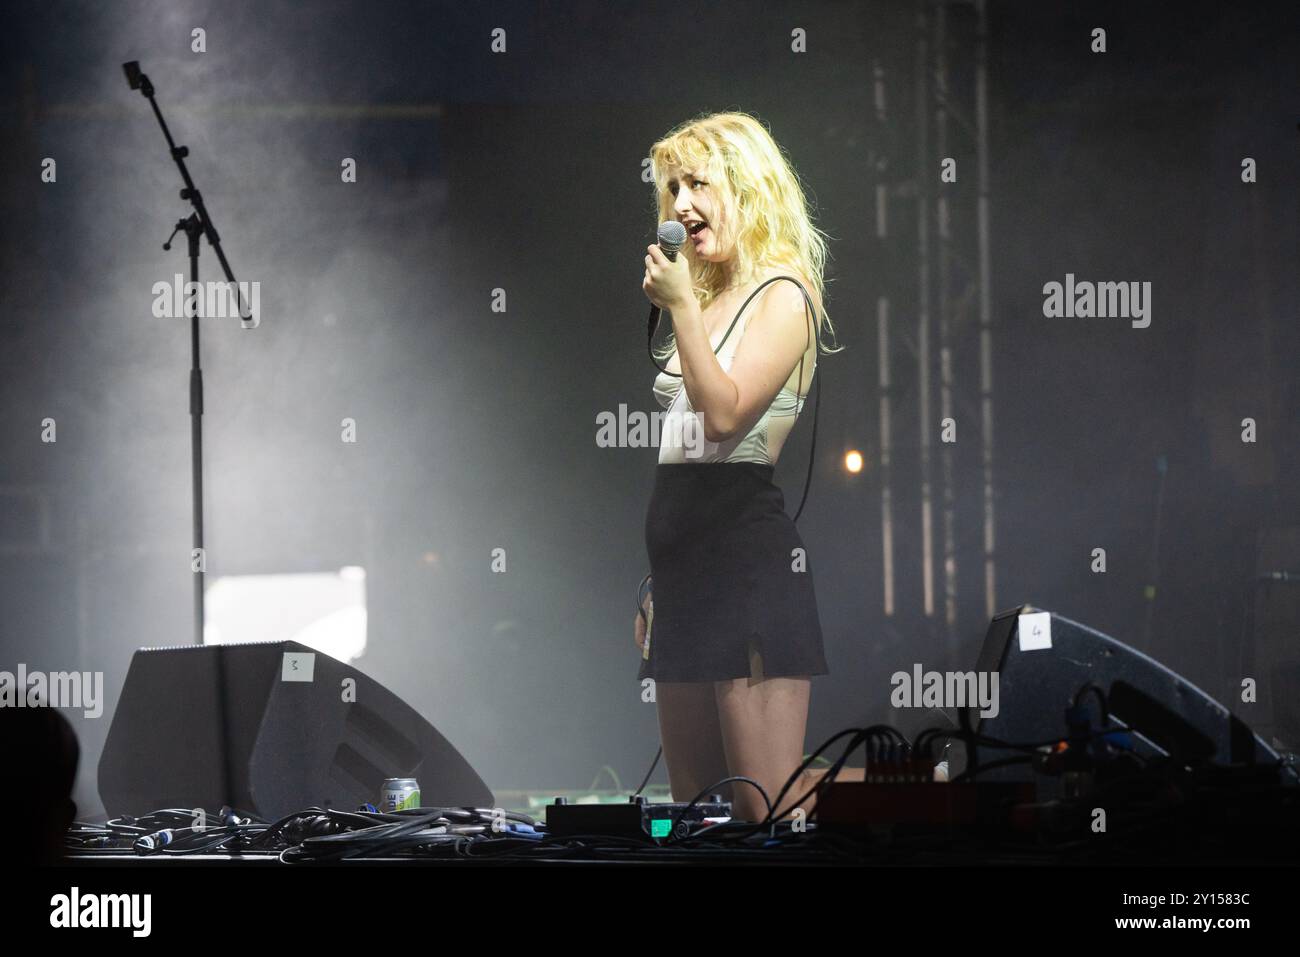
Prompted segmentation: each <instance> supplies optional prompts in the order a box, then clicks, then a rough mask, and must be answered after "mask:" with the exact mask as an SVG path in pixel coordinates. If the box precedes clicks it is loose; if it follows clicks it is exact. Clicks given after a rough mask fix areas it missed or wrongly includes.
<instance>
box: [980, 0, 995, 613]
mask: <svg viewBox="0 0 1300 957" xmlns="http://www.w3.org/2000/svg"><path fill="white" fill-rule="evenodd" d="M975 20H976V23H975V153H976V159H977V164H978V168H979V201H978V206H977V210H976V214H977V222H978V226H979V302H980V417H981V419H982V425H983V449H982V463H983V469H984V610H985V615H986V616H987V617H988V618H992V617H993V616H994V615H995V614H997V542H996V539H995V538H994V522H993V307H992V294H991V291H990V277H991V265H990V262H989V138H988V129H989V111H988V37H989V27H988V10H987V5H986V0H975Z"/></svg>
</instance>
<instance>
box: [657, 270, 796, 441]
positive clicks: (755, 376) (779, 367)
mask: <svg viewBox="0 0 1300 957" xmlns="http://www.w3.org/2000/svg"><path fill="white" fill-rule="evenodd" d="M804 285H805V286H806V285H808V284H807V283H804ZM815 302H816V300H814V303H815ZM754 309H755V312H754V314H753V316H752V317H751V318H750V320H749V325H748V327H747V329H746V331H745V334H744V337H743V338H742V339H741V340H740V345H739V347H738V348H737V349H736V354H735V357H734V358H733V359H732V361H731V370H730V372H728V371H726V370H724V369H723V368H722V365H721V364H720V363H719V362H718V358H717V356H715V355H714V354H713V347H712V345H711V344H710V343H709V337H708V334H707V333H706V332H705V329H704V323H703V321H702V320H701V318H700V310H699V306H698V305H696V304H694V303H686V304H683V305H682V306H679V308H678V310H677V311H674V312H673V313H672V318H673V332H674V334H675V336H676V338H677V353H678V355H679V356H680V357H681V363H682V379H683V383H684V385H685V388H686V394H687V395H688V396H689V397H690V400H691V407H692V408H694V409H695V410H696V412H698V413H700V417H701V419H702V420H703V425H704V437H705V438H706V439H708V440H709V441H710V442H725V441H727V440H728V439H730V438H731V437H732V436H734V435H736V434H738V433H739V434H741V435H744V434H746V433H748V431H749V430H750V429H751V428H753V427H754V423H755V422H757V421H758V420H759V418H760V417H761V416H762V415H763V413H764V411H766V410H767V408H768V407H769V406H770V405H771V404H772V400H773V399H775V398H776V394H777V393H778V392H779V391H780V390H781V387H782V386H783V385H785V383H786V382H787V381H789V379H790V376H791V375H792V374H793V373H794V371H795V368H796V367H797V366H798V365H799V359H800V357H801V356H803V355H804V353H805V352H807V351H809V350H810V349H811V346H812V344H813V342H814V333H813V323H812V321H811V316H810V315H809V314H808V312H807V311H806V310H805V308H804V299H803V294H802V293H801V292H800V291H799V289H798V287H796V286H795V285H794V284H793V283H788V282H780V283H773V284H772V285H771V286H769V287H768V288H767V289H765V290H763V292H762V293H760V298H759V301H758V303H757V304H756V306H755V307H754ZM818 309H820V306H818ZM809 362H811V358H810V359H808V360H806V362H805V366H807V365H808V363H809ZM804 374H805V376H806V375H807V374H808V373H807V372H805V373H804Z"/></svg>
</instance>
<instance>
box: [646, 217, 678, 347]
mask: <svg viewBox="0 0 1300 957" xmlns="http://www.w3.org/2000/svg"><path fill="white" fill-rule="evenodd" d="M684 245H686V227H685V226H683V225H682V224H681V223H679V222H678V221H677V220H675V219H666V220H664V221H663V222H662V223H660V224H659V248H660V249H662V250H663V251H664V255H665V256H667V257H668V259H669V261H671V262H676V261H677V251H678V250H679V249H681V248H682V246H684ZM657 325H659V307H658V306H656V305H655V304H654V303H651V304H650V324H649V326H648V332H647V336H648V337H649V338H651V339H653V338H654V334H655V326H657Z"/></svg>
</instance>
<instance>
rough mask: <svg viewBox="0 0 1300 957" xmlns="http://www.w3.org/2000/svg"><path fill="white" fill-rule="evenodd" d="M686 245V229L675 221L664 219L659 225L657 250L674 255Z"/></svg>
mask: <svg viewBox="0 0 1300 957" xmlns="http://www.w3.org/2000/svg"><path fill="white" fill-rule="evenodd" d="M685 243H686V227H685V226H683V225H682V224H681V223H679V222H678V221H677V220H675V219H666V220H664V221H663V222H662V223H660V224H659V248H660V249H662V250H663V251H664V252H666V253H675V252H677V251H678V250H679V249H681V248H682V246H683V245H685Z"/></svg>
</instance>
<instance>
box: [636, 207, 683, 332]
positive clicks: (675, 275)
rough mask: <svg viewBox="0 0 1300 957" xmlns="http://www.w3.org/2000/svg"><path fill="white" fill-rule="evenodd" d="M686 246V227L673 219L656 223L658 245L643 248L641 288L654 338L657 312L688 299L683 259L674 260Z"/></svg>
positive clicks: (670, 308) (657, 318) (650, 330)
mask: <svg viewBox="0 0 1300 957" xmlns="http://www.w3.org/2000/svg"><path fill="white" fill-rule="evenodd" d="M685 244H686V227H685V226H683V225H682V224H681V223H679V222H677V220H675V219H669V220H665V221H664V222H662V223H660V224H659V244H658V245H657V246H648V247H646V257H645V279H644V280H642V282H641V288H642V290H644V292H645V294H646V298H647V299H649V300H650V302H651V303H652V305H651V307H650V324H649V334H650V335H651V336H653V335H654V330H655V326H656V325H658V324H659V313H660V310H661V309H668V310H670V311H671V310H672V308H673V306H674V305H680V304H681V303H684V302H686V301H688V300H689V299H691V298H692V297H693V293H692V292H691V271H690V266H689V265H688V264H687V262H686V260H685V259H682V260H678V258H677V252H678V250H680V249H681V248H682V246H684V245H685Z"/></svg>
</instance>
